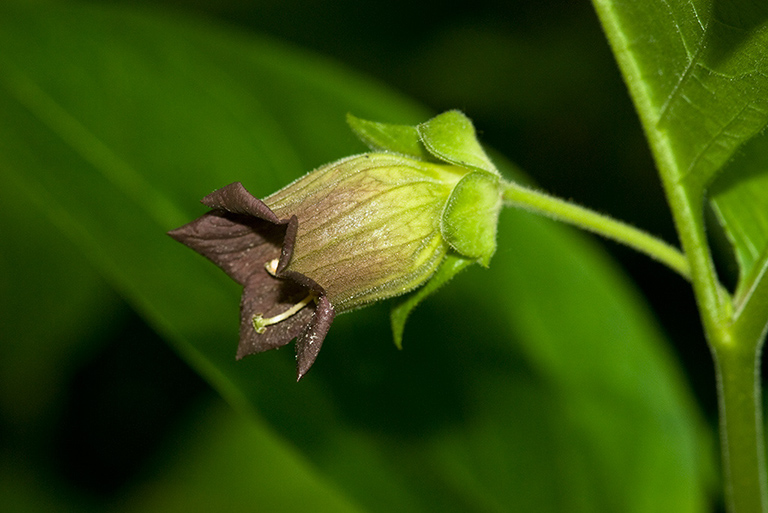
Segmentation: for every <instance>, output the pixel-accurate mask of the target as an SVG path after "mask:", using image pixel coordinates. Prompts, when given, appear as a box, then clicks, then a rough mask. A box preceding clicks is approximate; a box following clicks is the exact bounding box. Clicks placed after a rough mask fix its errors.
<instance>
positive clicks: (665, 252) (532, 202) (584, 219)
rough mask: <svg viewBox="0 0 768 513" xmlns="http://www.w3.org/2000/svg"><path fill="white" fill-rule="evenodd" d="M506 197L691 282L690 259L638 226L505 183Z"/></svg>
mask: <svg viewBox="0 0 768 513" xmlns="http://www.w3.org/2000/svg"><path fill="white" fill-rule="evenodd" d="M503 186H504V193H503V197H504V200H505V201H507V202H508V203H509V204H511V205H513V206H516V207H520V208H523V209H525V210H529V211H532V212H536V213H539V214H543V215H546V216H548V217H551V218H553V219H556V220H558V221H563V222H566V223H569V224H572V225H575V226H577V227H579V228H582V229H584V230H588V231H591V232H593V233H596V234H598V235H602V236H603V237H606V238H608V239H611V240H614V241H616V242H620V243H622V244H625V245H627V246H629V247H631V248H633V249H636V250H637V251H640V252H641V253H645V254H646V255H648V256H650V257H651V258H653V259H654V260H657V261H659V262H661V263H663V264H665V265H667V266H668V267H670V268H671V269H672V270H674V271H676V272H677V273H678V274H680V275H681V276H683V277H684V278H685V279H688V280H690V267H689V265H688V259H687V258H686V257H685V255H684V254H683V253H682V252H680V250H678V249H677V248H675V247H673V246H671V245H669V244H667V243H666V242H664V241H662V240H660V239H658V238H656V237H654V236H652V235H650V234H649V233H647V232H644V231H642V230H640V229H638V228H635V227H634V226H631V225H628V224H626V223H624V222H621V221H617V220H616V219H613V218H611V217H608V216H606V215H603V214H599V213H597V212H595V211H593V210H589V209H588V208H585V207H582V206H579V205H576V204H574V203H570V202H568V201H565V200H563V199H560V198H556V197H554V196H550V195H548V194H545V193H542V192H539V191H535V190H533V189H529V188H527V187H524V186H522V185H520V184H518V183H515V182H505V183H504V184H503Z"/></svg>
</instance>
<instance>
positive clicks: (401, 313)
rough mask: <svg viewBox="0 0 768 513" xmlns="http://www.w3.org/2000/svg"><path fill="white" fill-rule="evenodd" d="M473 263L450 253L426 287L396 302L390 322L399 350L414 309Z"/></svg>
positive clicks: (472, 260)
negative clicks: (406, 322)
mask: <svg viewBox="0 0 768 513" xmlns="http://www.w3.org/2000/svg"><path fill="white" fill-rule="evenodd" d="M473 263H474V259H470V258H464V257H462V256H461V255H457V254H455V253H449V254H448V255H446V257H445V259H444V260H443V263H442V264H440V267H439V268H438V270H437V271H436V272H435V274H434V275H432V278H430V279H429V281H428V282H427V284H426V285H424V286H423V287H421V288H420V289H418V290H416V291H415V292H413V293H411V294H408V295H407V296H405V298H404V299H400V300H398V301H397V302H396V304H395V306H393V307H392V311H391V312H390V322H391V324H392V335H393V337H394V339H395V345H396V346H397V348H398V349H402V348H403V332H404V331H405V321H406V320H407V319H408V316H409V315H411V312H412V311H413V309H414V308H416V307H417V306H418V305H419V303H421V302H422V301H424V299H426V298H427V297H428V296H430V295H431V294H433V293H434V292H435V291H436V290H437V289H439V288H440V287H442V286H443V285H445V284H446V283H448V282H449V281H450V280H451V278H453V277H454V276H456V275H457V274H458V273H459V272H461V271H462V270H463V269H465V268H466V267H468V266H469V265H471V264H473Z"/></svg>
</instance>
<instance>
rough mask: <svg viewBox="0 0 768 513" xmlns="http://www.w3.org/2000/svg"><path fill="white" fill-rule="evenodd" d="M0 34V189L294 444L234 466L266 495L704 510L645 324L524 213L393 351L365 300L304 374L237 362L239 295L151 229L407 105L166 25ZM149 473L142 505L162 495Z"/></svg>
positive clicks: (36, 26) (327, 74)
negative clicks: (488, 261)
mask: <svg viewBox="0 0 768 513" xmlns="http://www.w3.org/2000/svg"><path fill="white" fill-rule="evenodd" d="M0 47H2V48H4V52H3V53H2V54H0V112H2V113H3V114H2V116H0V169H2V170H3V174H5V175H6V176H7V177H8V178H6V179H5V180H7V183H10V184H11V185H10V186H11V187H13V188H14V193H15V194H18V195H19V196H20V197H23V198H24V201H25V204H26V205H27V208H30V209H40V210H41V211H43V212H45V213H46V214H47V215H48V216H49V218H50V219H51V220H52V222H53V223H54V224H55V226H57V227H58V228H59V229H60V230H62V231H63V232H65V233H66V234H67V235H68V236H69V237H70V238H71V239H72V240H74V241H76V243H77V244H78V246H79V247H80V249H81V250H82V252H83V255H84V256H85V257H86V258H87V259H88V260H89V261H90V262H91V263H92V264H94V265H95V266H96V267H97V268H98V269H99V271H100V272H101V273H102V274H103V275H104V276H105V277H106V278H107V279H108V280H109V282H110V283H111V284H112V285H113V286H114V287H115V288H116V289H117V290H118V291H119V292H120V293H121V294H122V295H123V296H124V297H125V298H126V299H127V300H128V301H129V302H130V303H131V304H132V305H133V306H134V307H135V308H136V309H137V311H139V312H141V313H142V314H143V315H144V316H145V317H146V318H147V319H148V321H149V322H150V323H151V324H152V325H153V326H155V327H156V329H157V330H158V331H159V332H160V333H162V334H163V335H164V336H165V337H166V338H167V339H168V340H169V342H171V343H172V344H173V345H174V347H175V348H176V349H177V350H178V351H179V353H180V354H182V355H183V356H184V357H185V358H186V359H187V361H189V362H190V364H191V365H192V366H193V367H194V368H195V369H196V370H197V371H198V372H200V373H201V374H202V375H203V376H204V377H205V378H206V379H208V380H209V381H210V382H211V383H212V384H213V386H214V387H216V389H217V390H218V391H219V392H220V393H221V394H222V395H223V396H224V397H225V398H226V399H227V400H228V401H229V402H230V403H231V404H233V405H234V406H235V407H237V408H238V409H240V410H242V411H243V412H245V413H246V414H247V415H251V416H254V418H263V419H264V420H265V421H266V423H267V424H268V425H269V426H270V428H271V430H272V431H271V432H272V433H280V435H281V437H284V439H285V440H288V441H290V443H292V444H293V446H294V447H295V449H296V450H297V451H299V453H300V454H301V456H302V457H301V458H297V459H295V460H292V461H289V462H286V466H285V467H283V468H280V469H279V471H276V472H274V474H273V473H264V472H258V469H259V467H258V466H254V467H250V468H249V472H254V473H258V474H259V477H260V478H262V479H263V480H264V485H265V486H268V485H269V483H271V485H272V486H274V487H275V490H280V489H282V487H283V486H284V483H282V479H283V477H284V476H286V475H288V474H289V473H290V471H291V470H290V469H291V468H292V467H293V468H294V469H296V468H299V471H300V472H301V474H302V475H304V476H310V477H311V476H318V475H322V478H323V481H324V482H326V483H329V486H330V489H329V490H325V491H323V485H322V483H320V482H319V481H316V480H314V478H312V479H310V481H311V482H313V483H315V484H314V485H312V486H315V485H316V486H317V488H314V491H313V489H305V492H306V493H307V496H313V495H315V493H316V494H317V500H318V501H321V502H323V503H326V504H331V503H330V502H326V501H329V500H331V499H329V497H333V499H332V500H339V501H341V502H345V501H346V502H347V503H350V504H358V505H360V507H361V508H364V509H365V510H370V511H382V512H384V511H387V512H388V511H402V512H417V511H433V510H441V511H446V512H450V511H510V510H522V511H563V510H566V511H606V510H607V511H610V510H620V511H638V512H639V511H647V510H648V509H653V510H654V511H674V512H680V511H683V512H685V511H703V510H704V509H705V508H706V506H707V496H708V493H709V490H710V480H709V478H710V471H711V463H712V462H711V450H710V446H709V438H708V435H706V434H703V433H702V425H701V422H700V420H699V417H698V415H697V412H696V411H695V408H694V407H693V405H692V402H691V398H690V396H689V395H688V393H687V389H686V386H685V384H684V383H683V381H682V380H681V377H680V373H679V371H678V370H677V369H676V367H675V365H674V363H673V361H672V359H671V358H670V357H669V355H668V354H667V353H666V351H665V349H664V345H663V340H662V337H660V335H659V334H658V332H657V330H656V328H655V327H654V324H653V321H652V319H651V317H650V315H649V314H648V312H646V311H645V310H644V309H643V307H642V306H641V303H640V301H639V299H638V298H637V297H636V293H635V292H633V291H632V290H631V288H630V287H629V286H628V284H627V283H626V282H625V281H624V279H623V278H621V277H620V276H619V275H617V273H616V272H615V271H614V270H613V269H612V267H611V265H610V264H609V263H607V262H606V261H604V259H603V257H602V256H601V254H600V253H598V252H596V251H595V250H594V248H593V247H592V246H591V245H590V244H587V243H585V241H584V239H583V238H579V237H576V236H574V235H572V234H571V232H570V231H568V230H566V229H563V228H560V227H555V226H553V225H552V224H551V223H550V222H549V221H545V220H541V219H535V218H532V217H530V216H528V215H527V214H523V213H519V212H506V213H504V214H503V215H502V219H501V224H500V231H499V250H498V251H497V254H496V256H495V257H494V260H493V266H492V269H490V270H481V269H478V268H474V269H471V270H468V271H466V272H465V273H462V274H461V275H460V276H458V277H457V278H456V279H455V280H454V281H453V283H451V285H450V286H449V287H446V288H445V289H443V290H441V292H440V293H439V294H437V295H435V296H433V297H431V298H430V300H429V301H427V302H425V303H423V305H422V308H421V309H419V310H418V312H417V314H416V315H415V316H414V317H413V319H412V320H413V321H415V322H411V324H410V325H409V330H410V331H409V333H408V334H407V336H409V337H412V338H413V339H414V341H413V342H412V343H409V344H408V347H407V349H406V350H404V351H401V352H398V351H396V350H395V349H394V348H393V347H392V344H391V342H390V340H389V338H390V332H389V327H388V325H387V316H386V314H385V313H384V307H385V306H386V305H379V306H376V307H371V308H368V309H366V310H362V311H359V312H356V313H354V314H352V315H348V316H341V317H340V318H339V319H337V321H336V322H335V323H334V326H333V328H332V329H331V333H330V335H329V337H328V339H327V340H326V342H325V344H324V348H323V351H322V353H321V355H320V357H319V359H318V362H317V363H316V364H315V366H314V367H313V370H312V372H311V373H310V374H309V375H308V376H307V377H306V378H305V379H304V381H303V382H302V383H301V384H300V385H297V384H296V383H295V382H294V379H293V377H294V372H293V365H294V362H293V357H292V354H291V351H290V350H283V351H272V352H269V353H264V354H261V355H258V356H256V357H250V358H247V359H245V360H243V361H241V362H236V361H235V360H234V354H235V347H236V344H237V340H236V338H237V329H238V297H239V291H238V288H237V286H236V285H235V284H234V283H232V282H231V281H230V280H228V279H227V278H226V277H225V276H224V274H223V273H221V272H220V271H219V270H218V269H216V268H214V266H212V265H210V264H209V263H208V262H207V261H205V260H204V259H202V258H200V257H199V256H198V255H195V254H194V253H193V252H191V251H189V250H187V249H186V248H184V247H182V246H181V245H179V244H176V243H175V242H174V241H172V240H171V239H170V238H168V237H166V236H165V233H164V232H165V231H166V230H168V229H170V228H174V227H175V226H177V225H178V224H181V223H183V222H186V221H189V220H191V219H192V218H193V217H195V216H196V215H198V214H200V213H202V212H203V211H204V210H203V208H202V207H200V206H199V205H197V200H198V199H199V198H201V197H202V196H204V195H205V194H207V193H208V192H210V191H211V190H213V189H215V188H218V187H220V186H222V185H226V184H227V183H230V182H233V181H242V182H243V183H244V185H245V186H246V187H247V188H248V189H249V190H251V191H253V192H254V193H255V194H257V195H261V196H264V195H266V194H268V193H270V192H272V191H274V190H276V189H277V188H279V187H280V186H282V185H284V184H285V183H287V182H288V181H289V180H291V179H293V178H296V177H297V176H298V175H299V174H301V173H303V172H305V171H307V170H309V169H311V168H313V167H315V166H318V165H320V164H322V163H324V162H326V161H330V160H333V159H336V158H339V157H342V156H345V155H347V154H350V153H353V152H359V151H360V149H361V148H360V146H359V145H357V143H356V142H355V140H354V139H355V138H354V136H353V135H352V134H351V132H350V131H349V130H348V128H347V127H346V125H345V120H344V115H345V113H347V112H355V113H357V114H360V115H361V116H364V117H365V118H366V119H377V120H381V121H386V122H396V123H399V124H415V123H417V122H419V121H424V120H426V119H427V118H428V117H429V116H428V115H427V114H426V113H425V112H424V111H423V110H421V109H419V108H418V107H416V106H414V105H412V104H410V103H409V102H407V101H404V100H402V99H400V98H398V97H396V96H394V95H393V94H391V93H389V92H387V91H386V90H385V89H383V88H381V87H379V86H376V85H375V84H372V83H370V82H367V81H364V80H362V79H360V78H359V77H356V76H355V75H353V74H351V73H349V72H347V71H346V70H343V69H340V68H338V67H337V66H335V65H333V64H331V63H328V62H325V61H323V60H321V59H319V58H317V57H314V56H311V55H306V54H302V53H300V52H297V51H292V50H288V49H285V48H283V47H281V46H279V45H277V44H275V43H274V42H270V41H264V40H259V39H256V38H254V37H252V36H247V35H244V34H241V33H237V32H233V31H231V30H227V29H223V28H219V27H214V26H210V25H208V24H206V23H205V22H201V21H196V20H190V19H186V18H184V17H182V16H179V15H177V14H159V13H152V12H141V11H134V10H130V9H125V8H115V7H106V6H103V5H88V6H76V5H74V4H73V5H67V6H66V7H64V6H52V5H40V6H29V5H26V4H22V3H4V4H2V5H1V6H0ZM222 429H224V431H223V432H225V433H226V428H222ZM238 429H239V428H238ZM243 429H244V430H245V431H247V428H243ZM213 431H214V432H215V431H216V429H214V430H213ZM238 433H239V434H238V437H240V436H247V435H244V434H243V433H242V432H241V431H238ZM265 433H266V431H262V432H259V430H255V431H254V433H253V436H254V437H257V438H258V437H261V438H260V440H262V442H263V444H264V445H263V446H262V445H260V444H261V443H262V442H259V443H256V442H254V445H253V446H252V447H251V449H249V450H254V451H255V450H256V448H257V447H258V450H259V451H261V450H263V451H265V454H271V455H273V456H275V459H276V460H279V459H280V458H279V457H278V456H279V454H280V453H281V451H284V450H286V448H285V446H284V444H283V441H282V440H280V439H278V438H276V437H274V436H273V435H272V436H267V435H269V433H266V434H265ZM220 441H221V439H220ZM192 443H193V445H196V444H197V443H204V442H192ZM218 450H221V451H222V452H227V451H229V452H230V453H231V452H232V451H233V450H234V448H233V447H231V446H229V447H227V446H226V444H223V445H221V446H220V447H219V449H215V450H214V451H213V452H212V453H206V452H205V450H204V448H203V449H201V451H200V452H197V453H196V454H195V455H194V456H195V457H194V458H191V459H190V460H188V461H186V462H181V463H179V470H178V472H180V473H184V472H188V474H186V475H189V476H195V479H202V478H203V477H204V474H199V473H197V471H199V470H200V469H201V467H200V465H201V462H205V461H206V459H208V461H213V458H214V457H216V456H221V457H222V458H224V459H221V460H216V465H222V466H221V467H218V468H220V469H221V475H219V476H218V478H220V479H222V480H224V481H226V476H225V475H224V474H225V472H226V470H227V468H225V467H226V466H225V465H224V464H225V462H226V456H225V455H216V454H214V453H215V452H217V451H218ZM229 472H231V473H232V475H233V476H236V474H237V473H238V472H239V468H238V466H237V465H236V464H233V465H232V466H231V467H229ZM273 475H274V479H276V480H280V481H281V482H271V481H270V480H271V479H272V478H273ZM201 476H202V477H201ZM231 479H233V482H235V483H237V482H239V481H238V478H237V477H231ZM163 482H164V483H167V485H168V489H167V490H165V491H163V490H158V491H157V495H156V496H155V497H156V498H157V500H158V504H161V501H162V500H164V499H163V494H164V493H166V492H167V494H168V495H167V496H169V497H172V498H173V497H176V498H179V494H180V493H182V491H180V490H179V489H178V488H175V486H176V485H174V484H173V483H172V482H171V480H170V479H169V480H168V481H165V480H164V481H163ZM305 482H309V481H305ZM209 493H210V494H217V493H223V492H220V491H219V490H218V489H217V488H216V487H210V488H209ZM277 496H279V494H276V495H274V496H272V497H277ZM345 498H346V499H345ZM225 499H226V498H225V497H220V498H219V500H221V501H225ZM201 500H202V499H201ZM207 500H210V504H214V503H217V502H216V497H215V496H213V495H212V496H211V497H210V498H207ZM253 500H254V501H258V500H259V499H258V497H256V496H254V499H253ZM265 500H266V499H265ZM270 500H272V499H270ZM253 506H254V508H256V507H258V504H256V503H254V505H253Z"/></svg>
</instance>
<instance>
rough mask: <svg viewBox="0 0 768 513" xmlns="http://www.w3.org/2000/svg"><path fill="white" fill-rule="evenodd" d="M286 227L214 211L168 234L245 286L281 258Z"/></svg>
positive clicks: (253, 218)
mask: <svg viewBox="0 0 768 513" xmlns="http://www.w3.org/2000/svg"><path fill="white" fill-rule="evenodd" d="M284 234H285V225H275V224H272V223H270V222H268V221H265V220H263V219H259V218H256V217H251V216H244V215H240V214H231V213H228V212H225V211H222V210H214V211H212V212H208V213H207V214H204V215H203V216H202V217H199V218H198V219H196V220H194V221H192V222H191V223H189V224H186V225H184V226H182V227H180V228H176V229H175V230H171V231H170V232H168V235H170V236H171V237H173V238H174V239H176V240H177V241H179V242H181V243H182V244H184V245H186V246H188V247H190V248H192V249H194V250H195V251H197V252H198V253H200V254H201V255H203V256H204V257H206V258H207V259H209V260H210V261H212V262H213V263H214V264H216V265H217V266H219V267H221V268H222V269H223V270H224V272H226V273H227V274H228V275H229V276H230V277H231V278H232V279H233V280H235V281H236V282H237V283H239V284H240V285H245V283H246V281H247V280H248V277H249V276H251V275H252V274H254V273H255V272H258V271H259V270H260V269H263V267H264V264H265V263H266V262H269V261H270V260H273V259H275V258H278V257H279V256H280V251H281V247H282V241H283V236H284Z"/></svg>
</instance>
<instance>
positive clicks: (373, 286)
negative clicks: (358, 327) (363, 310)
mask: <svg viewBox="0 0 768 513" xmlns="http://www.w3.org/2000/svg"><path fill="white" fill-rule="evenodd" d="M465 174H467V170H466V169H464V168H459V167H456V166H452V165H439V164H433V163H431V162H423V161H419V160H415V159H413V158H409V157H404V156H400V155H394V154H384V153H371V154H365V155H358V156H354V157H349V158H346V159H343V160H340V161H338V162H335V163H333V164H329V165H326V166H324V167H322V168H320V169H317V170H315V171H313V172H312V173H310V174H308V175H306V176H304V177H303V178H301V179H299V180H297V181H295V182H293V183H292V184H290V185H288V186H287V187H285V188H284V189H282V190H280V191H278V192H277V193H275V194H273V195H272V196H270V197H268V198H266V199H265V200H264V203H265V204H266V205H267V206H268V207H269V208H270V209H271V210H272V212H274V213H275V215H276V216H277V217H280V218H289V217H291V216H296V217H297V219H298V221H299V223H298V231H297V233H296V241H295V244H294V246H293V256H292V257H291V260H290V262H289V263H288V265H287V267H286V268H285V270H286V271H289V272H296V273H300V274H302V275H304V276H307V277H309V278H311V279H312V280H313V281H315V282H316V283H318V284H320V285H321V286H322V287H323V289H324V291H325V293H326V295H327V296H328V299H329V300H330V301H331V304H333V306H334V308H335V309H336V311H337V312H343V311H347V310H352V309H354V308H358V307H360V306H363V305H365V304H367V303H371V302H373V301H378V300H381V299H386V298H389V297H392V296H396V295H400V294H403V293H405V292H408V291H409V290H412V289H414V288H416V287H418V286H419V285H421V284H422V283H424V282H425V281H426V280H427V279H428V278H429V277H430V276H431V275H432V274H433V273H434V272H435V270H436V269H437V267H438V265H440V263H441V262H442V260H443V257H444V256H445V253H446V252H447V251H448V248H449V245H448V243H447V241H446V240H445V239H444V238H443V235H442V232H441V220H442V213H443V210H444V209H445V206H446V204H447V203H448V200H449V198H450V196H451V192H452V191H453V190H454V188H455V187H456V184H457V183H459V182H460V181H461V179H462V177H463V176H464V175H465Z"/></svg>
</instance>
